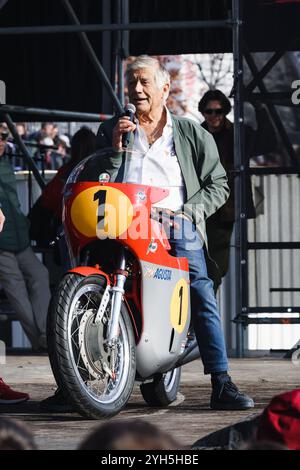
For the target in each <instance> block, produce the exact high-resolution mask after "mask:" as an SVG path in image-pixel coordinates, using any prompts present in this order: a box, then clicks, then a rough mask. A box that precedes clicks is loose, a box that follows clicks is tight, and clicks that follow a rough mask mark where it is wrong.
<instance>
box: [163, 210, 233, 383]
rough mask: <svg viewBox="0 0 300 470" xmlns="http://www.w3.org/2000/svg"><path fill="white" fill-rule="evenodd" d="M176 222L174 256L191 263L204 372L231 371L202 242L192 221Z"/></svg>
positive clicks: (193, 309)
mask: <svg viewBox="0 0 300 470" xmlns="http://www.w3.org/2000/svg"><path fill="white" fill-rule="evenodd" d="M175 222H176V223H177V224H178V225H179V228H171V229H170V238H169V242H170V245H171V248H172V250H171V254H172V255H174V256H177V257H185V258H187V259H188V262H189V270H190V283H191V284H190V292H191V315H192V322H193V326H194V330H195V334H196V338H197V343H198V346H199V350H200V354H201V359H202V362H203V365H204V373H205V374H211V373H213V372H221V371H227V369H228V360H227V353H226V348H225V342H224V336H223V331H222V327H221V318H220V313H219V310H218V306H217V301H216V297H215V294H214V289H213V282H212V281H211V280H210V279H209V278H208V277H207V270H206V262H205V256H204V250H203V243H202V240H201V238H200V236H199V234H198V233H197V232H196V230H195V225H194V224H193V223H192V222H191V221H190V220H187V219H183V218H182V217H175Z"/></svg>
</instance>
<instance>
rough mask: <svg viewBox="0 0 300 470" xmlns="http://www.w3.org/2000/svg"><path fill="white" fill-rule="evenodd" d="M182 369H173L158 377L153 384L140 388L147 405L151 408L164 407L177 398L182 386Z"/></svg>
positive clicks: (145, 384) (143, 385)
mask: <svg viewBox="0 0 300 470" xmlns="http://www.w3.org/2000/svg"><path fill="white" fill-rule="evenodd" d="M180 377H181V367H178V368H177V369H172V370H170V371H169V372H167V373H166V374H159V375H157V376H156V377H155V378H154V380H153V381H152V382H149V383H144V384H142V385H141V386H140V389H141V393H142V395H143V398H144V400H145V402H146V403H148V405H150V406H157V407H164V406H168V405H170V403H172V402H173V401H175V400H176V398H177V392H178V390H179V386H180Z"/></svg>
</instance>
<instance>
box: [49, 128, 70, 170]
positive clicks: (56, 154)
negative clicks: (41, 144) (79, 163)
mask: <svg viewBox="0 0 300 470" xmlns="http://www.w3.org/2000/svg"><path fill="white" fill-rule="evenodd" d="M55 145H57V150H53V151H52V152H51V156H50V157H51V169H52V170H58V169H59V168H60V167H62V166H63V165H64V164H65V163H67V161H68V160H69V158H68V157H69V151H70V139H69V137H68V136H67V135H64V134H62V135H60V136H59V137H58V138H57V140H56V142H55Z"/></svg>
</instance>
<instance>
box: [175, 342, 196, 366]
mask: <svg viewBox="0 0 300 470" xmlns="http://www.w3.org/2000/svg"><path fill="white" fill-rule="evenodd" d="M199 357H200V352H199V348H198V344H197V340H196V339H193V341H192V342H191V344H190V345H189V346H188V347H187V348H186V349H185V350H184V351H183V353H182V354H181V356H180V357H179V359H178V361H177V362H176V364H175V366H174V368H176V367H181V366H184V364H187V363H188V362H192V361H193V360H194V359H198V358H199Z"/></svg>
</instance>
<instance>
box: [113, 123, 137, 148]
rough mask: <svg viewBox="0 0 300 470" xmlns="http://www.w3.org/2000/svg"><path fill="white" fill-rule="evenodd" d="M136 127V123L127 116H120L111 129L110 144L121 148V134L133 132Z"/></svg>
mask: <svg viewBox="0 0 300 470" xmlns="http://www.w3.org/2000/svg"><path fill="white" fill-rule="evenodd" d="M135 129H136V124H134V122H132V121H130V117H129V116H122V117H120V119H119V120H118V122H117V124H116V125H115V127H114V129H113V138H112V146H113V147H114V148H115V149H117V150H121V148H122V135H123V134H126V132H133V131H135Z"/></svg>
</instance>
